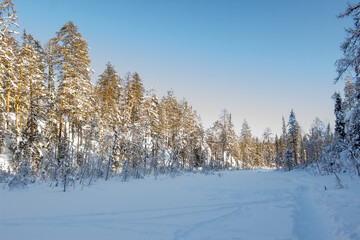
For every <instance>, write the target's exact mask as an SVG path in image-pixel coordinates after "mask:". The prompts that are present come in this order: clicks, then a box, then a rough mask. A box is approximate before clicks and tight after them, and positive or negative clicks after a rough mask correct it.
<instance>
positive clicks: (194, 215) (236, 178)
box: [0, 170, 360, 240]
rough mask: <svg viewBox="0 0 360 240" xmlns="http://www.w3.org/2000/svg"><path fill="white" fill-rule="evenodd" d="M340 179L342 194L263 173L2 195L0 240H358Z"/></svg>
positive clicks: (357, 223)
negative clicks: (64, 191)
mask: <svg viewBox="0 0 360 240" xmlns="http://www.w3.org/2000/svg"><path fill="white" fill-rule="evenodd" d="M342 178H343V184H344V185H345V188H344V189H339V188H337V184H336V181H335V177H334V176H326V177H320V176H312V175H310V174H309V173H307V172H301V171H292V172H278V171H263V170H262V171H234V172H225V173H221V176H219V175H218V174H216V175H201V174H197V175H183V176H180V177H177V178H165V177H162V178H158V179H157V180H154V179H144V180H132V181H130V182H126V183H124V182H120V181H119V180H116V179H112V180H111V181H109V182H97V183H95V185H93V186H92V187H90V188H87V187H86V188H84V189H83V190H81V187H76V188H75V189H69V192H66V193H63V192H61V189H60V188H49V187H47V186H43V185H37V186H31V187H30V188H28V189H25V190H13V191H9V190H0V239H3V240H10V239H27V240H29V239H36V240H40V239H52V240H54V239H87V240H89V239H156V240H159V239H246V240H250V239H259V240H263V239H316V240H319V239H326V240H328V239H360V217H359V216H360V184H359V183H358V182H359V179H358V178H355V179H354V180H350V179H349V177H348V176H342ZM324 186H326V188H327V190H325V188H324Z"/></svg>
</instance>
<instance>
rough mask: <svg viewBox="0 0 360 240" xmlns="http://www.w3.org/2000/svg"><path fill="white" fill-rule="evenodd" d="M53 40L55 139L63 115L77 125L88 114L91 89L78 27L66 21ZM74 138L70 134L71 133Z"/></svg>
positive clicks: (72, 126) (85, 53)
mask: <svg viewBox="0 0 360 240" xmlns="http://www.w3.org/2000/svg"><path fill="white" fill-rule="evenodd" d="M53 40H54V41H55V44H56V49H55V55H56V58H57V60H56V63H57V68H58V69H59V73H58V84H59V90H58V92H57V94H58V95H57V101H58V106H59V109H58V112H59V139H60V138H61V134H62V131H63V121H64V118H65V119H67V121H68V122H69V125H70V127H71V128H72V129H73V130H74V127H75V126H76V127H77V128H80V127H81V125H82V123H83V122H84V120H86V119H87V118H88V116H89V114H88V113H89V112H90V111H91V104H90V101H89V96H90V94H91V92H92V85H91V83H90V73H91V71H92V69H91V67H90V62H91V60H90V58H89V55H88V50H89V48H88V46H87V42H86V41H85V40H84V39H83V38H82V36H81V34H80V33H79V32H78V27H77V26H75V25H74V24H73V23H72V22H71V21H69V22H67V23H66V24H65V25H64V26H62V28H61V29H60V31H59V32H57V33H56V37H55V38H54V39H53ZM72 137H73V138H74V134H73V136H72Z"/></svg>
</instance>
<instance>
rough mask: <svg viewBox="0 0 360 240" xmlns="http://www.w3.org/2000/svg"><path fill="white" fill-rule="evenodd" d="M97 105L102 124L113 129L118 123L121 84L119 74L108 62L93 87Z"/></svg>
mask: <svg viewBox="0 0 360 240" xmlns="http://www.w3.org/2000/svg"><path fill="white" fill-rule="evenodd" d="M95 94H96V98H97V99H98V104H97V107H98V109H99V114H100V119H101V120H102V121H104V123H103V126H104V127H107V126H108V127H109V129H110V130H112V131H113V130H114V129H115V126H117V125H119V124H120V103H121V101H122V98H123V96H122V86H121V79H120V76H119V75H118V74H117V72H116V71H115V68H114V66H113V65H111V64H110V62H108V63H107V64H106V69H105V71H104V72H103V73H102V74H101V75H100V76H99V80H98V83H97V86H96V87H95Z"/></svg>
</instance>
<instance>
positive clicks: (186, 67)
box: [13, 0, 351, 137]
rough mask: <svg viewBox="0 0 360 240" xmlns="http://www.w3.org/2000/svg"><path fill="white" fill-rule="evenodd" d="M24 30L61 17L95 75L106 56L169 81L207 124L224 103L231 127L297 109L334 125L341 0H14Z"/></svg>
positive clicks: (264, 123) (308, 118)
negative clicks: (81, 41)
mask: <svg viewBox="0 0 360 240" xmlns="http://www.w3.org/2000/svg"><path fill="white" fill-rule="evenodd" d="M13 2H14V3H15V8H16V9H17V10H18V11H19V12H18V22H19V25H20V30H21V29H24V28H25V29H26V31H27V32H28V33H31V34H32V35H33V36H34V37H35V38H36V39H38V40H40V41H41V42H42V43H46V42H47V41H48V40H49V39H50V38H51V37H53V36H54V35H55V33H56V32H57V31H58V30H59V29H60V28H61V26H62V25H64V24H65V23H66V22H67V21H69V20H71V21H73V22H74V24H75V25H77V26H78V27H79V31H80V33H81V34H82V36H83V37H84V38H85V39H86V40H87V41H88V44H89V47H90V52H89V54H90V57H91V59H92V67H93V69H94V70H95V74H94V76H93V80H94V81H96V79H97V77H98V75H100V74H101V73H102V72H103V71H104V69H105V64H106V63H107V62H108V61H110V62H111V63H112V64H113V65H115V67H116V69H117V71H118V73H119V74H120V75H121V76H124V75H125V74H126V73H127V72H128V71H129V72H135V71H137V72H138V73H139V74H140V76H141V77H142V79H143V82H144V85H145V87H146V88H150V87H151V86H153V87H154V88H155V90H156V91H157V94H158V96H159V98H160V97H161V96H163V95H165V94H166V93H167V91H168V90H174V93H175V96H176V97H177V98H178V99H182V98H185V99H187V100H188V101H189V103H190V104H191V105H192V106H193V107H194V109H196V110H197V112H198V113H199V114H200V116H201V118H202V122H203V124H204V126H205V127H206V128H207V127H209V126H211V125H212V123H213V122H214V121H216V120H217V119H218V118H219V115H220V113H221V110H222V109H224V108H226V109H227V110H228V111H229V112H231V114H232V119H233V122H234V125H235V128H236V130H237V132H238V133H239V131H240V128H241V124H242V122H243V120H244V118H246V120H247V121H248V123H249V124H250V126H251V129H252V133H253V134H254V135H256V136H259V137H260V136H261V135H262V132H263V131H264V129H265V128H266V127H270V128H271V129H272V130H273V132H274V133H280V129H281V117H282V116H284V117H285V120H286V121H287V120H288V117H289V113H290V110H291V109H292V108H293V109H294V112H295V114H296V117H297V120H298V121H299V123H300V125H301V126H302V128H303V130H304V131H305V132H308V130H309V128H310V125H311V123H312V121H313V120H314V118H315V117H319V118H320V119H322V120H323V121H324V122H330V123H331V124H333V121H334V117H333V101H332V99H331V95H332V94H333V93H334V91H335V89H338V90H341V89H342V87H343V83H338V84H337V85H334V84H333V79H334V78H335V77H336V71H335V66H334V63H335V61H336V60H337V59H339V58H340V57H341V51H340V50H339V45H340V43H341V42H342V41H343V39H344V37H345V32H344V27H346V26H349V24H350V23H351V22H350V21H349V20H346V19H345V20H341V19H337V18H336V16H337V15H338V14H339V13H341V12H343V11H344V10H345V8H346V1H342V0H302V1H289V0H271V1H270V0H181V1H180V0H163V1H161V0H152V1H150V0H117V1H116V0H102V1H99V0H97V1H95V0H61V1H54V0H31V1H29V0H13Z"/></svg>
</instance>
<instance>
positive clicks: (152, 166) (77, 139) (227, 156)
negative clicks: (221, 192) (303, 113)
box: [0, 0, 355, 190]
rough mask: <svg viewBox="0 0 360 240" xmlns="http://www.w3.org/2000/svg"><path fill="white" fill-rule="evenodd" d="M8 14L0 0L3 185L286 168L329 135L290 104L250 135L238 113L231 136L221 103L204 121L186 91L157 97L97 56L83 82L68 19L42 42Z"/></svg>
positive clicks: (80, 45) (78, 43) (304, 161)
mask: <svg viewBox="0 0 360 240" xmlns="http://www.w3.org/2000/svg"><path fill="white" fill-rule="evenodd" d="M16 19H17V17H16V10H15V9H14V4H13V3H12V1H11V0H4V1H3V2H1V3H0V78H1V82H0V93H1V94H0V111H1V114H0V153H1V155H0V156H2V158H3V159H6V160H7V162H8V164H9V165H8V166H3V167H2V169H3V170H2V171H1V177H0V181H4V182H7V183H8V184H9V186H18V185H23V184H27V183H28V182H32V181H36V180H43V181H51V182H55V183H56V184H57V185H59V184H61V186H63V187H64V190H65V189H66V186H68V185H69V184H73V183H74V182H75V181H80V182H84V181H85V179H87V180H89V182H91V181H92V180H94V179H98V178H105V179H108V178H109V177H111V176H113V175H118V176H120V177H122V178H123V180H127V179H128V178H129V177H135V178H142V177H144V176H145V175H148V174H154V175H157V174H165V173H171V174H176V173H178V172H179V171H195V170H196V171H200V170H201V171H213V170H221V169H251V168H256V167H270V168H285V169H288V170H291V169H292V168H293V167H296V166H298V165H308V164H312V163H317V164H318V160H319V159H320V156H321V154H322V152H323V149H324V148H325V147H327V146H331V144H332V141H333V139H334V136H333V134H332V131H331V128H330V125H328V126H325V125H324V123H323V122H321V121H320V120H319V119H315V121H314V123H313V125H312V127H311V129H310V132H309V133H308V134H305V133H304V132H303V131H302V130H301V128H300V126H299V124H298V122H297V121H296V118H295V114H294V112H293V111H291V113H290V117H289V120H288V123H287V124H286V122H285V120H284V118H283V122H282V124H283V128H282V134H281V135H280V136H275V137H274V136H273V134H272V132H271V130H270V129H266V130H265V131H264V134H263V136H262V139H258V138H255V137H254V136H252V134H251V129H250V126H249V124H248V123H247V122H246V120H245V121H244V122H243V124H242V129H241V133H240V136H238V135H237V134H236V133H235V131H234V126H233V122H232V119H231V114H230V113H228V112H227V111H226V110H224V111H223V112H222V113H221V116H220V118H219V120H218V121H216V122H215V123H214V124H213V126H212V127H211V128H209V129H207V130H205V129H204V128H203V126H202V125H201V121H200V117H199V116H198V115H197V113H196V112H195V111H194V110H193V108H192V107H191V105H190V104H189V103H188V102H187V101H186V100H181V101H179V100H178V99H177V98H176V97H175V96H174V94H173V93H172V92H169V93H168V94H167V95H166V96H164V97H162V98H161V99H159V98H158V97H157V96H156V94H155V92H154V91H152V90H145V89H144V86H143V82H142V79H141V77H140V75H139V74H138V73H133V74H130V73H129V74H127V75H126V76H125V77H124V78H121V77H120V76H119V74H118V73H117V72H116V70H115V68H114V66H113V65H112V64H111V63H107V64H106V67H105V70H104V72H103V73H102V74H101V75H100V76H99V78H98V81H97V83H96V84H95V85H94V86H93V85H92V84H91V82H90V79H91V74H92V68H91V64H90V63H91V60H90V58H89V56H88V50H89V49H88V46H87V42H86V40H84V39H83V38H82V36H81V34H80V32H79V31H78V28H77V26H75V25H74V24H73V23H72V22H68V23H66V24H65V25H64V26H62V27H61V29H60V30H59V31H58V32H56V34H55V36H54V37H53V38H52V39H50V40H49V42H48V43H47V44H46V45H45V46H42V45H41V44H40V43H39V42H38V41H36V40H35V39H34V38H33V37H32V35H31V34H28V33H26V32H25V31H24V32H23V33H22V34H16V33H15V31H14V29H16V26H17V23H16ZM19 36H21V40H17V39H19V38H20V37H19ZM349 99H350V98H347V100H346V101H347V102H346V103H347V104H350V103H348V101H350V100H349ZM337 101H338V100H337ZM351 104H355V103H351ZM341 106H342V105H341ZM354 106H355V105H354ZM337 116H338V115H337ZM337 121H338V120H337ZM337 127H338V125H337ZM338 135H339V131H338V130H336V134H335V139H338V137H337V136H338ZM319 169H320V167H319Z"/></svg>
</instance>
